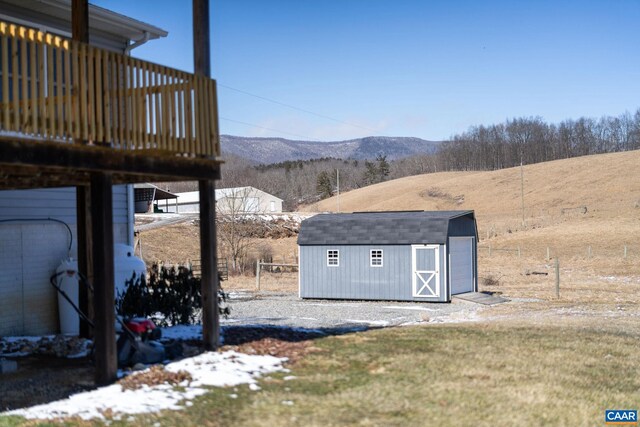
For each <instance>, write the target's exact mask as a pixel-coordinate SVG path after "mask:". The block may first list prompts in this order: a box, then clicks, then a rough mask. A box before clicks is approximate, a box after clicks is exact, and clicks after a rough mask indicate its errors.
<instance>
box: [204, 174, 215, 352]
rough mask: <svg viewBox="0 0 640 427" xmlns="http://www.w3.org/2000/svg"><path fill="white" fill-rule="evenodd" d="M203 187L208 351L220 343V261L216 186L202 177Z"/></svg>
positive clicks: (206, 345) (205, 308)
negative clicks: (217, 246)
mask: <svg viewBox="0 0 640 427" xmlns="http://www.w3.org/2000/svg"><path fill="white" fill-rule="evenodd" d="M199 186H200V258H201V269H202V273H201V277H202V279H201V286H202V339H203V340H204V346H205V348H206V349H207V350H215V349H216V348H217V347H218V343H219V334H220V328H219V326H220V319H219V313H218V262H217V259H216V222H215V211H216V201H215V185H214V182H213V181H209V180H203V181H200V182H199Z"/></svg>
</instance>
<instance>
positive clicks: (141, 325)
mask: <svg viewBox="0 0 640 427" xmlns="http://www.w3.org/2000/svg"><path fill="white" fill-rule="evenodd" d="M125 325H126V326H127V328H129V330H130V331H131V332H135V333H136V334H142V333H144V332H148V331H151V330H153V329H155V328H156V325H155V323H153V322H152V321H151V320H149V319H132V320H129V321H128V322H125Z"/></svg>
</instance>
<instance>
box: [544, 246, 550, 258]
mask: <svg viewBox="0 0 640 427" xmlns="http://www.w3.org/2000/svg"><path fill="white" fill-rule="evenodd" d="M545 259H546V260H547V261H549V260H551V251H550V250H549V246H547V258H545Z"/></svg>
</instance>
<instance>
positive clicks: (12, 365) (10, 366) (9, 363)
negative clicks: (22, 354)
mask: <svg viewBox="0 0 640 427" xmlns="http://www.w3.org/2000/svg"><path fill="white" fill-rule="evenodd" d="M17 370H18V362H16V361H15V360H7V359H0V374H10V373H11V372H15V371H17Z"/></svg>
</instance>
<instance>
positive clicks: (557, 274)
mask: <svg viewBox="0 0 640 427" xmlns="http://www.w3.org/2000/svg"><path fill="white" fill-rule="evenodd" d="M556 298H558V299H559V298H560V261H558V258H557V257H556Z"/></svg>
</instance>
